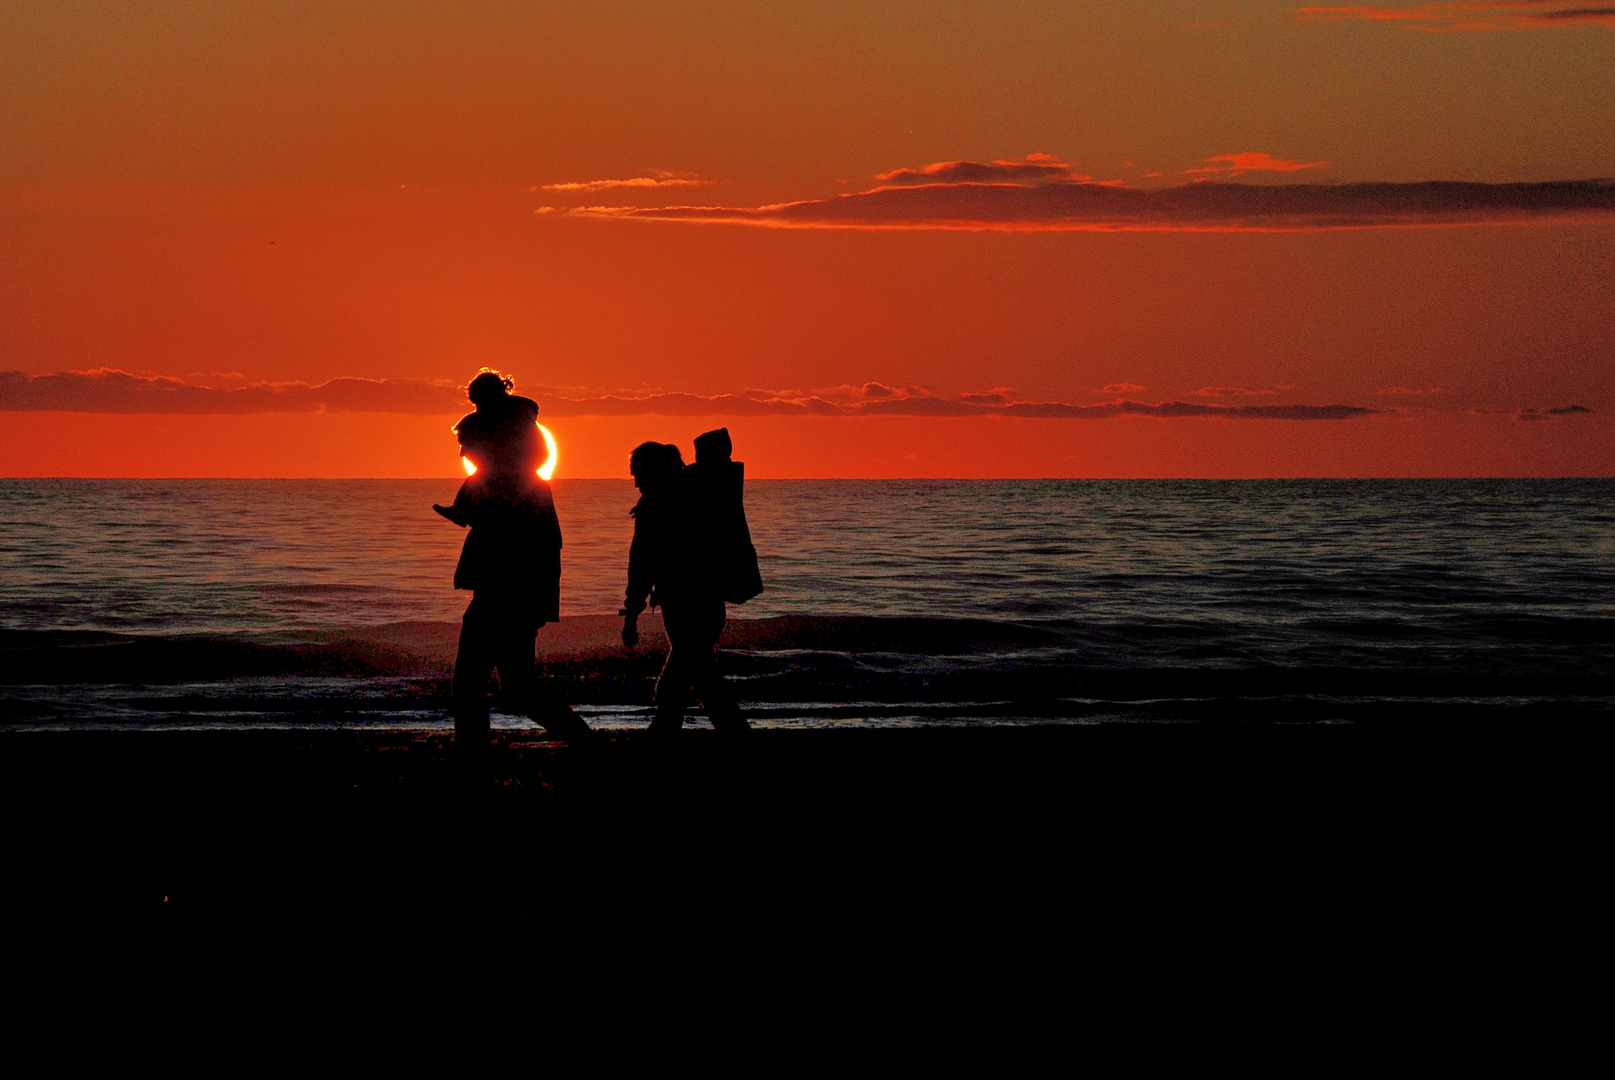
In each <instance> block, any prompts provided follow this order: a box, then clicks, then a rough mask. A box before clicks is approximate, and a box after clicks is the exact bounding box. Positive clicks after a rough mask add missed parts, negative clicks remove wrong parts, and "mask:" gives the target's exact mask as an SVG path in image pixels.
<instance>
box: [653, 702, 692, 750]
mask: <svg viewBox="0 0 1615 1080" xmlns="http://www.w3.org/2000/svg"><path fill="white" fill-rule="evenodd" d="M683 727H684V710H683V709H682V708H679V707H676V706H672V705H658V706H656V715H655V716H653V717H652V718H651V722H650V727H649V728H647V729H646V730H645V734H646V736H647V737H648V738H649V739H650V740H651V741H652V742H656V743H663V744H665V743H670V742H672V741H673V740H674V739H675V738H677V737H678V733H679V730H680V729H681V728H683Z"/></svg>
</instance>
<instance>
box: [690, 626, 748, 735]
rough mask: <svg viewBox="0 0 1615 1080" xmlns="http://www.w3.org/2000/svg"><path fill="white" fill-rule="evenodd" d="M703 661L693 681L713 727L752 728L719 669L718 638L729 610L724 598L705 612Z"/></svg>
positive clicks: (721, 729)
mask: <svg viewBox="0 0 1615 1080" xmlns="http://www.w3.org/2000/svg"><path fill="white" fill-rule="evenodd" d="M704 620H706V622H704V625H703V631H704V633H703V643H704V644H706V649H703V659H704V660H703V663H701V668H699V672H698V680H696V681H694V686H696V693H698V694H699V696H701V704H703V705H706V710H707V718H709V720H711V722H712V728H714V730H717V731H728V733H740V731H751V725H749V723H746V718H745V717H743V715H740V705H738V704H735V694H733V691H730V688H728V683H727V681H725V680H724V675H722V673H720V672H719V670H717V641H719V638H722V636H724V623H725V622H728V612H727V610H725V609H724V601H712V602H711V605H709V607H707V609H706V612H704Z"/></svg>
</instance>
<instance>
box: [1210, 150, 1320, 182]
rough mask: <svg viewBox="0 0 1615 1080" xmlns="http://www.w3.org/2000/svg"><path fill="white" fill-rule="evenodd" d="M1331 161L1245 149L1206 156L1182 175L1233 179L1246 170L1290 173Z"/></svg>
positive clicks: (1318, 166)
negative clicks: (1277, 156) (1280, 156)
mask: <svg viewBox="0 0 1615 1080" xmlns="http://www.w3.org/2000/svg"><path fill="white" fill-rule="evenodd" d="M1332 164H1333V162H1329V161H1307V162H1301V161H1288V160H1286V159H1284V158H1276V157H1273V156H1272V155H1271V154H1263V153H1259V152H1255V151H1246V152H1245V153H1241V154H1218V155H1217V156H1216V157H1208V158H1206V164H1205V165H1203V166H1201V167H1200V168H1197V169H1184V170H1183V175H1184V176H1206V177H1224V178H1227V179H1230V180H1231V179H1233V178H1234V177H1236V176H1243V175H1244V174H1246V173H1248V172H1272V173H1292V172H1305V171H1306V170H1308V169H1322V168H1326V167H1327V166H1329V165H1332Z"/></svg>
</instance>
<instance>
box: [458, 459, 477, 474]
mask: <svg viewBox="0 0 1615 1080" xmlns="http://www.w3.org/2000/svg"><path fill="white" fill-rule="evenodd" d="M460 464H461V465H464V466H465V474H466V475H467V476H470V475H471V474H472V473H474V472H476V471H477V467H476V466H475V465H473V464H471V459H470V458H468V457H463V458H461V459H460Z"/></svg>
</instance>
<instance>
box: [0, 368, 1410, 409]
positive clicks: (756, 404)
mask: <svg viewBox="0 0 1615 1080" xmlns="http://www.w3.org/2000/svg"><path fill="white" fill-rule="evenodd" d="M870 387H875V388H876V389H874V390H871V389H870ZM521 389H523V390H524V391H526V392H528V393H532V394H534V395H535V396H537V397H538V399H539V401H540V402H541V403H542V408H543V412H544V415H545V416H562V417H564V416H646V415H660V416H929V417H971V416H1013V417H1026V418H1035V419H1058V420H1106V419H1112V418H1115V417H1120V416H1154V417H1161V418H1165V419H1179V418H1190V417H1212V418H1222V419H1229V420H1349V419H1352V418H1354V417H1360V416H1368V415H1371V414H1373V413H1375V412H1377V411H1379V410H1375V409H1366V408H1362V407H1359V406H1355V405H1213V404H1204V403H1199V402H1185V401H1165V402H1159V403H1155V404H1151V403H1148V402H1143V401H1132V400H1127V399H1119V400H1116V401H1109V402H1103V403H1100V404H1096V405H1078V404H1070V403H1066V402H1058V401H1012V400H1010V399H1009V398H1008V397H1007V396H1005V395H1002V394H986V395H983V394H970V395H965V397H964V398H963V399H960V400H952V399H945V398H938V397H932V396H930V395H928V394H924V393H917V392H914V391H912V390H907V389H905V390H903V391H901V392H900V393H899V392H895V391H893V389H892V388H890V387H880V386H878V384H868V385H867V386H866V387H864V388H862V390H861V391H860V392H859V393H860V396H858V397H856V398H854V399H842V400H830V399H829V398H826V397H821V396H817V395H814V394H790V395H784V394H769V393H767V392H758V393H755V394H718V395H712V396H707V395H702V394H649V395H643V396H628V395H618V394H600V395H591V396H586V397H579V396H576V394H575V392H573V393H572V394H570V395H568V394H553V393H549V392H546V391H544V390H543V389H534V388H531V387H522V388H521ZM466 408H467V403H466V400H465V393H464V390H463V389H462V388H461V387H460V386H459V385H458V384H449V383H444V382H430V381H407V380H388V379H332V380H331V381H330V382H325V383H319V384H308V383H260V384H256V385H253V386H246V387H241V388H238V389H219V388H215V387H209V386H203V385H199V384H196V383H191V382H187V381H186V380H184V379H177V378H171V377H166V376H148V375H138V374H134V373H131V372H127V371H116V370H109V369H102V370H97V371H77V372H62V373H59V374H53V375H35V376H29V375H27V374H25V373H24V372H20V371H7V372H0V412H77V413H162V414H182V415H183V414H196V415H200V414H229V415H242V414H247V413H308V412H391V413H412V414H416V415H426V416H431V415H451V414H454V413H456V412H460V411H463V410H464V409H466Z"/></svg>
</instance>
